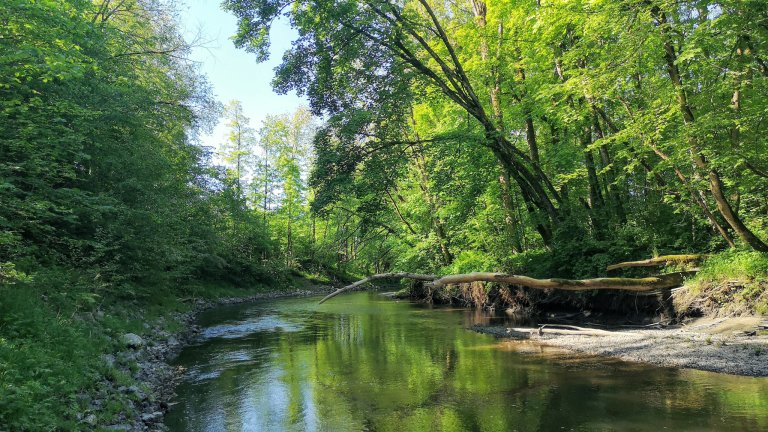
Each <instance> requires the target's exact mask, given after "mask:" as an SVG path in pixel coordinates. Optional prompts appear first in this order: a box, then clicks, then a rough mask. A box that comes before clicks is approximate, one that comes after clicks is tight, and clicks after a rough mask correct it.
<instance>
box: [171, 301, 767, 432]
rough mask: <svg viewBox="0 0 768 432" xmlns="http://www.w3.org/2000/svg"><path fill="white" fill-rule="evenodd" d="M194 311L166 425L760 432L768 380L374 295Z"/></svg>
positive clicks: (173, 427)
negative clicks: (538, 337)
mask: <svg viewBox="0 0 768 432" xmlns="http://www.w3.org/2000/svg"><path fill="white" fill-rule="evenodd" d="M317 300H318V298H302V299H286V300H274V301H267V302H261V303H258V304H247V305H237V306H227V307H221V308H217V309H214V310H211V311H208V312H206V313H204V314H203V315H201V317H200V320H199V322H198V323H199V324H200V325H202V326H203V327H204V330H203V332H202V335H201V337H200V339H199V340H198V342H197V343H196V344H194V345H191V346H189V347H187V348H186V349H184V351H182V353H181V355H180V356H179V358H178V359H177V361H176V364H177V365H180V366H183V367H185V368H186V373H185V376H184V379H183V382H182V383H181V384H180V385H179V387H178V389H177V392H178V397H177V398H176V400H175V401H174V402H175V405H173V406H172V409H171V412H170V413H169V414H168V415H167V416H166V425H167V426H169V428H170V430H171V431H210V432H214V431H215V432H218V431H222V432H223V431H227V432H229V431H270V432H272V431H333V432H340V431H398V432H405V431H437V430H443V431H515V430H518V431H553V430H554V431H562V430H574V431H659V430H670V431H711V430H729V431H760V430H768V379H766V378H747V377H734V376H729V375H723V374H714V373H708V372H699V371H690V370H675V369H668V368H657V367H652V366H646V365H638V364H632V363H625V362H620V361H615V360H608V359H603V358H595V357H585V356H577V355H573V354H568V353H564V352H562V351H559V350H556V349H547V348H545V347H542V346H541V345H538V344H536V343H532V342H527V341H502V340H497V339H495V338H493V337H491V336H487V335H481V334H477V333H475V332H472V331H469V330H466V327H467V326H468V325H470V324H473V323H476V322H478V321H480V322H483V323H486V322H485V321H487V320H489V319H491V318H489V317H487V316H484V315H483V314H478V313H476V312H472V311H467V310H462V309H440V308H436V309H429V308H424V307H420V306H417V305H413V304H410V303H408V302H396V301H392V300H389V299H387V298H384V297H382V296H380V295H377V294H375V293H353V294H348V295H343V296H340V297H337V298H335V299H333V300H332V301H330V302H328V303H325V304H323V305H318V304H317Z"/></svg>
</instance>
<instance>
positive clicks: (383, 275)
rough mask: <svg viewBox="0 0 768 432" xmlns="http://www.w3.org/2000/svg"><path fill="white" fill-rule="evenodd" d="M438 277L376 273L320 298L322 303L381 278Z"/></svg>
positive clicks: (430, 278)
mask: <svg viewBox="0 0 768 432" xmlns="http://www.w3.org/2000/svg"><path fill="white" fill-rule="evenodd" d="M436 278H437V276H435V275H428V274H418V273H379V274H375V275H373V276H369V277H367V278H365V279H361V280H359V281H357V282H355V283H353V284H350V285H347V286H345V287H342V288H339V289H337V290H336V291H334V292H332V293H330V294H328V295H327V296H325V297H323V299H322V300H320V304H322V303H325V301H326V300H328V299H331V298H333V297H336V296H337V295H339V294H341V293H343V292H345V291H349V290H353V289H355V288H357V287H359V286H361V285H364V284H366V283H368V282H373V281H375V280H379V279H413V280H422V281H433V280H435V279H436Z"/></svg>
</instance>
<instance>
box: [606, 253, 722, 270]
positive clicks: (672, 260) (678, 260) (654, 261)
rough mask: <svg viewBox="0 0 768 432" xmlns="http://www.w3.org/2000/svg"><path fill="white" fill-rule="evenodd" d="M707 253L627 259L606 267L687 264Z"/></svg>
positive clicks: (611, 268)
mask: <svg viewBox="0 0 768 432" xmlns="http://www.w3.org/2000/svg"><path fill="white" fill-rule="evenodd" d="M706 257H707V256H706V255H698V254H692V255H662V256H658V257H655V258H649V259H646V260H640V261H626V262H620V263H618V264H611V265H609V266H608V267H606V270H607V271H613V270H618V269H623V268H630V267H655V266H661V265H669V264H686V263H692V262H698V261H701V260H703V259H704V258H706Z"/></svg>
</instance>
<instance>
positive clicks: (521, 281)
mask: <svg viewBox="0 0 768 432" xmlns="http://www.w3.org/2000/svg"><path fill="white" fill-rule="evenodd" d="M688 275H690V272H679V273H670V274H666V275H661V276H653V277H645V278H595V279H535V278H531V277H528V276H519V275H511V274H506V273H482V272H479V273H467V274H456V275H449V276H443V277H440V278H438V277H437V276H435V275H427V274H418V273H381V274H376V275H373V276H369V277H367V278H365V279H362V280H359V281H357V282H355V283H353V284H351V285H347V286H345V287H343V288H339V289H337V290H336V291H334V292H333V293H331V294H328V295H327V296H325V297H324V298H323V299H322V300H320V303H324V302H325V301H327V300H328V299H331V298H333V297H335V296H337V295H339V294H341V293H343V292H345V291H349V290H352V289H355V288H357V287H359V286H361V285H363V284H365V283H368V282H372V281H374V280H378V279H414V280H421V281H426V282H427V286H429V287H430V288H432V289H435V288H440V287H443V286H446V285H454V284H467V283H472V282H497V283H502V284H510V285H521V286H525V287H529V288H536V289H558V290H564V291H590V290H595V289H612V290H622V291H634V292H644V291H653V290H657V289H666V288H674V287H677V286H680V285H682V283H683V278H684V277H685V276H688Z"/></svg>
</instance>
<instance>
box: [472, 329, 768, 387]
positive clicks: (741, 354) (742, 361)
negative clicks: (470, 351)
mask: <svg viewBox="0 0 768 432" xmlns="http://www.w3.org/2000/svg"><path fill="white" fill-rule="evenodd" d="M766 324H768V322H766V318H764V317H763V318H761V317H732V318H698V319H693V320H689V321H687V322H684V323H683V324H680V325H677V326H669V327H666V328H663V329H650V328H648V329H636V328H633V329H628V330H625V329H617V330H608V331H605V330H598V329H584V330H573V329H565V328H562V329H558V328H557V327H556V326H555V327H552V328H547V327H544V329H543V331H542V332H539V329H538V328H505V327H499V326H477V327H474V328H473V330H475V331H478V332H481V333H488V334H493V335H496V336H499V337H508V338H513V339H514V338H518V339H531V340H536V341H539V342H540V343H542V344H545V345H549V346H555V347H559V348H566V349H568V350H571V351H575V352H579V353H584V354H593V355H601V356H607V357H615V358H619V359H622V360H626V361H632V362H642V363H649V364H653V365H658V366H666V367H676V368H688V369H698V370H704V371H711V372H720V373H727V374H734V375H746V376H757V377H766V376H768V332H766V331H765V330H762V328H763V327H761V326H764V325H766Z"/></svg>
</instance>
